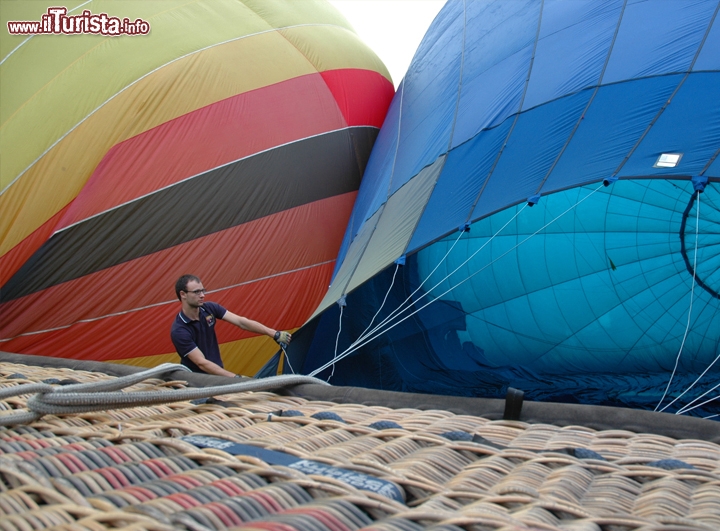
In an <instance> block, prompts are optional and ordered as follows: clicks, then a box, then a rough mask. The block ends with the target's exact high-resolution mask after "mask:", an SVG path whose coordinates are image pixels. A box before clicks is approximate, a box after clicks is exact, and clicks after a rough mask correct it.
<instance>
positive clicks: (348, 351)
mask: <svg viewBox="0 0 720 531" xmlns="http://www.w3.org/2000/svg"><path fill="white" fill-rule="evenodd" d="M604 186H605V184H601V185H600V186H598V187H597V188H595V189H594V190H593V191H592V192H590V193H589V194H588V195H586V196H585V197H583V198H582V199H581V200H579V201H578V202H576V203H575V204H574V205H572V206H570V207H569V208H567V209H566V210H565V211H564V212H562V213H561V214H559V215H558V216H556V217H555V218H554V219H552V220H551V221H549V222H548V223H546V224H545V225H543V226H542V227H540V228H539V229H538V230H536V231H535V232H534V233H532V234H531V235H530V236H528V237H527V238H525V239H524V240H522V241H521V242H520V243H518V244H516V245H515V246H514V247H512V248H511V249H508V250H507V251H506V252H504V253H503V254H501V255H500V256H498V257H497V258H495V259H494V260H492V261H491V262H490V263H488V264H486V265H485V266H483V267H482V268H480V269H478V270H477V271H475V272H474V273H473V274H471V275H469V276H468V277H467V278H465V279H463V280H461V281H460V282H458V283H457V284H456V285H454V286H452V287H450V288H449V289H448V290H446V291H445V292H443V293H441V294H440V295H439V296H437V297H436V298H434V299H433V300H431V301H429V302H427V303H426V304H424V305H423V306H421V307H420V308H418V309H417V310H415V311H414V312H412V313H411V314H409V315H407V316H405V317H403V318H402V319H400V320H398V321H396V322H395V323H393V324H392V325H391V326H389V327H388V328H386V329H384V330H381V331H378V332H377V333H376V334H375V335H374V336H372V337H369V336H370V335H372V333H374V332H375V331H376V330H378V328H380V326H381V325H378V326H377V327H376V328H375V329H374V330H373V331H372V332H371V334H369V336H368V337H367V338H366V339H364V340H362V342H360V341H361V340H360V339H358V340H357V341H356V342H355V343H354V344H353V345H351V346H350V347H348V348H347V349H346V350H345V351H343V352H342V353H341V354H340V355H338V357H337V359H333V360H331V361H330V362H328V363H326V364H325V365H323V366H322V367H320V368H318V369H315V370H314V371H313V372H311V373H310V376H315V375H317V374H318V373H319V372H322V371H324V370H325V369H326V368H328V367H329V366H330V365H331V364H334V363H336V362H338V361H340V360H342V359H343V358H345V357H347V356H349V355H350V354H352V353H353V352H355V351H356V350H358V349H359V348H361V347H363V346H365V345H366V344H368V343H369V342H370V341H373V340H374V339H376V338H377V337H379V336H380V335H382V334H384V333H386V332H389V331H390V330H392V329H393V328H395V327H396V326H398V325H399V324H401V323H402V322H404V321H406V320H407V319H409V318H410V317H412V316H414V315H415V314H417V313H418V312H420V311H422V310H424V309H425V308H426V307H427V306H429V305H430V304H432V303H433V302H437V301H438V300H440V299H441V298H442V297H444V296H445V295H447V294H448V293H450V292H451V291H453V290H454V289H456V288H457V287H459V286H461V285H462V284H464V283H465V282H467V281H468V280H470V279H471V278H472V277H474V276H475V275H477V274H479V273H481V272H482V271H484V270H485V269H487V268H488V267H490V266H491V265H493V264H494V263H495V262H497V261H498V260H500V259H501V258H503V257H505V256H506V255H507V254H509V253H511V252H512V251H514V250H515V249H517V248H518V247H520V246H521V245H522V244H523V243H525V242H527V241H528V240H530V239H531V238H533V237H535V236H536V235H537V234H538V233H539V232H541V231H543V230H545V229H546V228H547V227H549V226H550V225H552V224H553V223H555V222H556V221H557V220H558V219H560V218H561V217H563V216H564V215H565V214H567V213H568V212H570V211H571V210H573V209H574V208H576V207H577V206H578V205H580V204H581V203H582V202H583V201H585V200H586V199H588V198H589V197H591V196H592V195H593V194H595V193H596V192H597V191H598V190H600V189H601V188H603V187H604ZM525 206H527V204H526V205H525ZM524 208H525V207H523V209H521V210H520V211H519V212H518V213H517V214H515V216H514V217H513V218H512V219H515V217H517V215H518V214H520V212H522V211H523V210H524ZM512 219H511V220H510V221H508V223H510V222H511V221H512ZM508 223H506V224H505V225H503V227H502V228H501V229H500V230H499V231H498V232H497V233H496V234H495V235H493V237H492V238H494V237H495V236H496V235H497V234H499V233H500V231H502V230H503V229H504V228H505V227H506V226H507V225H508ZM492 238H491V239H490V240H488V242H486V243H485V244H484V245H487V243H489V242H490V241H491V240H492ZM484 245H483V247H484ZM481 249H482V247H481V248H480V249H478V251H476V252H475V253H474V254H473V255H472V256H471V257H470V258H468V259H467V260H466V261H465V262H464V263H463V264H461V265H460V266H458V268H456V269H455V270H454V271H452V272H451V273H450V274H448V275H447V276H446V277H445V279H443V280H441V281H440V282H438V283H437V284H436V285H435V286H433V287H432V288H431V289H430V291H428V292H426V293H425V294H423V296H422V297H424V296H425V295H427V294H429V293H430V292H431V291H432V290H433V289H435V288H436V287H437V286H438V285H439V284H441V283H442V282H444V281H445V280H446V279H448V278H449V277H450V276H451V275H453V274H454V273H455V272H456V271H457V270H458V269H460V267H462V266H463V265H465V264H466V263H467V262H468V261H469V260H470V259H471V258H472V257H473V256H475V254H477V252H479V251H480V250H481ZM422 297H420V298H419V299H418V300H421V299H422ZM408 308H409V307H407V308H405V309H403V310H402V311H401V312H400V313H399V314H398V315H397V316H396V317H399V315H400V314H402V313H403V312H404V311H405V310H407V309H408Z"/></svg>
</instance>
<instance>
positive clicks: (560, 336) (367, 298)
mask: <svg viewBox="0 0 720 531" xmlns="http://www.w3.org/2000/svg"><path fill="white" fill-rule="evenodd" d="M719 10H720V3H719V2H718V1H717V0H698V1H687V0H651V1H635V0H577V1H573V2H563V1H545V2H543V1H541V0H524V1H521V0H517V1H513V2H507V1H504V0H497V1H493V0H479V1H464V2H448V3H447V4H446V6H445V7H444V8H443V10H442V11H441V12H440V13H439V15H438V16H437V18H436V19H435V21H434V22H433V24H432V25H431V27H430V29H429V30H428V32H427V34H426V36H425V38H424V40H423V42H422V43H421V45H420V47H419V49H418V50H417V52H416V54H415V57H414V59H413V62H412V64H411V66H410V69H409V71H408V73H407V75H406V77H405V79H404V80H403V81H402V83H401V85H400V87H399V89H398V91H397V94H396V95H395V98H394V100H393V102H392V104H391V107H390V110H389V113H388V116H387V118H386V120H385V123H384V125H383V127H382V129H381V132H380V135H379V137H378V140H377V143H376V144H375V146H374V149H373V151H372V154H371V157H370V161H369V163H368V167H367V170H366V172H365V175H364V178H363V179H364V180H363V182H362V185H361V188H360V192H359V195H358V198H357V201H356V204H355V207H354V211H353V214H352V216H351V219H350V223H349V226H348V228H347V232H346V234H345V239H344V243H343V245H342V248H341V251H340V256H339V258H338V261H337V265H336V269H335V272H334V276H333V281H332V284H331V286H330V288H329V290H328V292H327V294H326V296H325V298H324V300H323V302H322V303H321V305H320V306H319V308H318V309H317V310H316V312H315V315H314V317H313V318H312V320H311V321H309V322H308V324H307V325H306V327H305V334H304V335H305V336H306V337H307V339H306V340H305V341H304V344H303V346H302V348H300V347H299V346H298V347H296V348H295V350H293V351H291V355H290V358H289V361H290V362H291V365H292V366H293V367H294V369H295V370H298V371H302V372H305V373H318V374H320V375H321V376H323V377H325V378H330V381H331V383H334V384H336V385H359V386H365V387H370V388H381V389H395V390H402V391H414V392H428V393H440V394H455V395H470V396H503V395H504V393H505V392H506V390H507V388H508V387H515V388H520V389H522V390H523V391H525V393H526V397H528V398H531V399H537V400H556V401H566V402H567V401H571V402H573V401H574V402H583V403H594V404H612V405H624V406H630V407H636V408H649V409H652V408H656V409H665V408H666V407H668V408H669V409H667V410H668V411H678V410H680V411H683V412H685V411H691V412H692V414H704V415H706V416H709V415H710V414H706V413H707V411H713V410H714V409H713V408H712V400H713V399H714V398H716V397H718V395H719V394H720V392H719V391H717V390H716V389H715V385H716V384H717V382H718V381H719V378H718V375H720V362H718V361H717V359H718V356H719V355H720V349H719V345H720V158H719V157H718V151H719V149H720V72H719V71H718V70H720V15H719ZM298 343H301V341H298ZM285 370H289V368H288V367H285ZM715 404H716V405H717V402H715ZM694 406H698V407H696V408H695V409H692V408H693V407H694Z"/></svg>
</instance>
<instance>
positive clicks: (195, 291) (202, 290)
mask: <svg viewBox="0 0 720 531" xmlns="http://www.w3.org/2000/svg"><path fill="white" fill-rule="evenodd" d="M185 293H194V294H195V295H204V294H205V293H207V290H206V289H194V290H192V291H188V290H185Z"/></svg>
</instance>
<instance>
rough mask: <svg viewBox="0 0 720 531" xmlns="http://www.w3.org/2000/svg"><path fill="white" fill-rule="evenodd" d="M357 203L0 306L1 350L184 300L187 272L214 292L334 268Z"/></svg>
mask: <svg viewBox="0 0 720 531" xmlns="http://www.w3.org/2000/svg"><path fill="white" fill-rule="evenodd" d="M355 196H356V192H351V193H348V194H343V195H341V196H335V197H331V198H328V199H325V200H322V201H316V202H314V203H309V204H306V205H302V206H300V207H297V208H294V209H291V210H286V211H283V212H280V213H278V214H275V215H273V216H267V217H265V218H261V219H258V220H255V221H252V222H250V223H246V224H244V225H240V226H237V227H233V228H231V229H227V230H224V231H220V232H216V233H213V234H211V235H208V236H205V237H203V238H199V239H197V240H193V241H190V242H187V243H184V244H181V245H177V246H175V247H172V248H170V249H166V250H163V251H159V252H156V253H153V254H150V255H147V256H144V257H142V258H139V259H136V260H131V261H128V262H125V263H122V264H119V265H117V266H114V267H111V268H107V269H105V270H102V271H98V272H97V273H93V274H91V275H87V276H85V277H81V278H78V279H75V280H71V281H68V282H64V283H62V284H59V285H57V286H53V287H51V288H48V289H45V290H43V291H40V292H37V293H33V294H31V295H27V296H25V297H21V298H19V299H16V300H13V301H9V302H7V303H5V304H3V305H2V306H0V308H2V312H3V315H5V316H6V318H5V319H3V320H2V323H0V350H5V351H11V352H12V351H13V350H12V349H11V348H10V346H9V345H10V344H16V343H15V342H14V341H15V340H12V341H8V339H10V338H14V337H16V336H18V335H20V334H28V333H32V332H37V331H43V330H52V329H55V328H58V327H68V326H71V325H73V326H77V323H79V322H81V321H84V320H88V319H99V318H103V316H111V315H113V314H117V313H119V312H124V311H128V310H132V309H134V308H144V307H148V306H152V305H162V304H164V303H167V301H173V300H176V296H175V292H174V285H175V281H176V280H177V278H178V277H179V276H180V275H183V274H185V273H193V274H196V275H198V276H200V278H202V279H203V282H204V284H205V286H206V287H207V288H208V289H211V290H212V289H218V288H222V287H225V286H234V285H239V284H242V283H247V282H252V281H253V280H255V279H258V278H262V277H268V276H272V275H281V274H284V273H286V272H288V271H294V270H299V269H302V268H308V267H313V266H315V265H317V264H321V263H329V262H334V260H335V257H336V256H337V250H338V249H339V247H340V243H341V241H342V237H343V233H344V228H345V225H346V223H347V220H348V219H349V215H350V211H351V209H352V205H353V201H354V199H355ZM326 288H327V284H325V285H323V286H321V288H320V291H319V292H321V293H324V292H325V290H326ZM38 308H42V311H38ZM313 309H314V308H313ZM308 315H309V314H308ZM105 319H109V318H108V317H106V318H105ZM74 323H75V324H74ZM298 326H299V325H298ZM159 352H162V351H153V352H151V353H152V354H157V353H159ZM148 354H150V352H148Z"/></svg>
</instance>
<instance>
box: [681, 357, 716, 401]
mask: <svg viewBox="0 0 720 531" xmlns="http://www.w3.org/2000/svg"><path fill="white" fill-rule="evenodd" d="M715 361H717V358H715ZM713 363H715V362H713ZM708 368H709V367H708ZM703 374H705V373H703ZM699 379H700V378H698V380H699ZM696 382H697V380H696ZM718 387H720V383H719V384H717V385H716V386H715V387H713V388H712V389H708V390H707V391H705V392H704V393H703V394H702V395H700V396H699V397H697V398H696V399H695V400H693V401H692V402H690V403H689V404H688V405H686V406H684V407H682V408H680V409H679V410H678V411H677V413H675V414H676V415H684V414H685V413H687V412H688V411H692V410H693V409H696V408H699V407H702V406H704V405H705V404H707V403H709V402H712V401H713V400H717V399H718V398H720V395H718V396H714V397H712V398H709V399H707V400H705V402H703V403H701V404H696V405H694V406H692V407H690V405H691V404H692V403H693V402H697V401H698V400H700V399H701V398H702V397H704V396H705V395H707V394H708V393H711V392H713V391H714V390H715V389H717V388H718ZM688 390H689V388H688Z"/></svg>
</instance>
